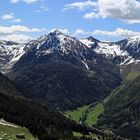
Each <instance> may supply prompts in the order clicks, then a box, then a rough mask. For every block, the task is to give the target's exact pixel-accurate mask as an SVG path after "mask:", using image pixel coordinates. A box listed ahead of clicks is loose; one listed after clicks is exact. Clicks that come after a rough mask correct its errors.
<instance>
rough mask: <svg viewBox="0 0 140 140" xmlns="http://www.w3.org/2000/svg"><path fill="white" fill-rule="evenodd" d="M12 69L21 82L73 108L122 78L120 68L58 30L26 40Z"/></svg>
mask: <svg viewBox="0 0 140 140" xmlns="http://www.w3.org/2000/svg"><path fill="white" fill-rule="evenodd" d="M26 47H27V48H30V49H29V50H28V51H27V52H26V53H25V54H24V55H23V56H22V57H21V59H20V60H19V61H18V62H17V63H16V64H15V66H14V67H13V69H12V71H11V78H13V79H14V80H15V81H16V82H17V83H18V84H19V85H21V86H23V87H24V88H27V89H29V91H30V92H32V93H33V94H34V96H36V97H38V98H41V99H43V100H44V101H47V102H48V103H49V104H51V105H53V106H55V107H58V108H59V109H64V110H66V109H74V108H76V107H78V106H82V105H84V104H89V103H91V102H94V101H97V100H99V99H101V98H103V97H105V96H106V95H108V94H109V93H110V91H111V89H113V88H114V87H115V86H117V85H118V84H119V83H120V81H121V78H120V74H119V69H118V68H117V67H116V66H115V65H114V64H113V63H112V62H110V61H109V60H107V59H105V58H104V57H102V55H99V54H97V53H95V52H94V51H92V49H90V48H88V47H87V46H86V45H84V44H83V43H81V42H80V41H79V40H77V39H75V38H72V37H70V36H66V35H64V34H62V33H61V32H59V31H55V32H52V33H50V34H48V35H47V36H42V37H40V38H39V39H37V40H35V41H31V42H29V43H28V44H27V46H26Z"/></svg>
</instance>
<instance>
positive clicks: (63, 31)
mask: <svg viewBox="0 0 140 140" xmlns="http://www.w3.org/2000/svg"><path fill="white" fill-rule="evenodd" d="M55 30H59V31H60V32H62V33H64V34H69V33H70V32H69V31H68V29H51V30H50V32H54V31H55Z"/></svg>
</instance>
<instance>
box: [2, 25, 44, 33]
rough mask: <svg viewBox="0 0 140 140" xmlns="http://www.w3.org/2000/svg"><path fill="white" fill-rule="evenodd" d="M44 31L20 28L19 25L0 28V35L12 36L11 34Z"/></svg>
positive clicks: (41, 30)
mask: <svg viewBox="0 0 140 140" xmlns="http://www.w3.org/2000/svg"><path fill="white" fill-rule="evenodd" d="M43 31H46V29H45V28H42V29H40V28H28V27H26V26H20V25H12V26H7V27H6V26H0V35H4V34H13V33H19V32H27V33H28V32H43Z"/></svg>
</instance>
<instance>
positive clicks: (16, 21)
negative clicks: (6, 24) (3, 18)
mask: <svg viewBox="0 0 140 140" xmlns="http://www.w3.org/2000/svg"><path fill="white" fill-rule="evenodd" d="M21 21H22V20H21V19H20V18H16V19H13V20H12V22H14V23H19V22H21Z"/></svg>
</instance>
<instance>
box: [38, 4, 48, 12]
mask: <svg viewBox="0 0 140 140" xmlns="http://www.w3.org/2000/svg"><path fill="white" fill-rule="evenodd" d="M48 11H49V9H48V8H46V7H45V6H43V5H41V6H40V9H38V10H36V11H35V12H36V13H42V12H48Z"/></svg>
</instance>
